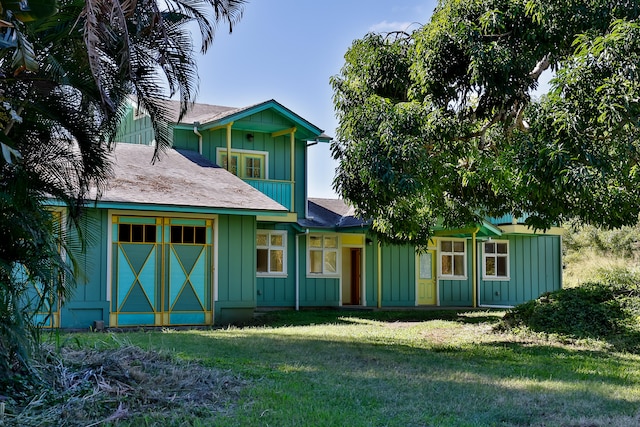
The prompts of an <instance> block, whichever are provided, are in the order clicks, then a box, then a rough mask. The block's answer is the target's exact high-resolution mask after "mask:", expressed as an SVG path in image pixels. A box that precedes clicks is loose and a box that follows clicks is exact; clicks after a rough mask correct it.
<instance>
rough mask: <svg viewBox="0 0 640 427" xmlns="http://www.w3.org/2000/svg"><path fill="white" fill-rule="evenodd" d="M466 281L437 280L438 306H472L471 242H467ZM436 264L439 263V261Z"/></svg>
mask: <svg viewBox="0 0 640 427" xmlns="http://www.w3.org/2000/svg"><path fill="white" fill-rule="evenodd" d="M466 243H467V279H466V280H444V279H438V287H439V299H440V305H441V306H443V307H469V306H473V276H472V273H473V252H472V249H473V248H472V243H471V240H467V242H466ZM436 262H438V263H440V260H437V261H436Z"/></svg>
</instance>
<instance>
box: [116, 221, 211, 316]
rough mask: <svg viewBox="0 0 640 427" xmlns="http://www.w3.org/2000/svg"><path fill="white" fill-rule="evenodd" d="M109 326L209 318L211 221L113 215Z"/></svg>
mask: <svg viewBox="0 0 640 427" xmlns="http://www.w3.org/2000/svg"><path fill="white" fill-rule="evenodd" d="M112 232H113V258H112V260H113V270H112V271H113V281H112V296H111V319H110V325H111V326H144V325H149V326H168V325H196V324H197V325H204V324H211V323H212V321H213V309H212V297H211V295H212V291H213V280H212V276H211V265H212V261H211V260H212V256H211V254H212V252H211V250H212V221H211V220H205V219H197V220H196V219H194V220H191V219H175V218H148V217H116V216H114V217H113V230H112Z"/></svg>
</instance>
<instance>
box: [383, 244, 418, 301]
mask: <svg viewBox="0 0 640 427" xmlns="http://www.w3.org/2000/svg"><path fill="white" fill-rule="evenodd" d="M415 259H416V257H415V250H414V248H413V246H408V245H403V246H397V245H389V246H383V247H382V272H381V275H382V306H414V305H415V301H416V292H415V291H416V279H415V277H416V276H415V274H416V273H415V271H416V261H415Z"/></svg>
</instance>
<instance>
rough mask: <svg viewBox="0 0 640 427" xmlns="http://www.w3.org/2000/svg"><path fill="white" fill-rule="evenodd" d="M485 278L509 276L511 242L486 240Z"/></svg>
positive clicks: (506, 277) (498, 278)
mask: <svg viewBox="0 0 640 427" xmlns="http://www.w3.org/2000/svg"><path fill="white" fill-rule="evenodd" d="M482 252H483V261H484V262H483V263H482V264H483V267H484V277H483V278H484V279H485V280H487V279H489V280H491V279H494V280H500V279H508V278H509V242H503V241H488V242H484V251H482Z"/></svg>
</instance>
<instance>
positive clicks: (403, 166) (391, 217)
mask: <svg viewBox="0 0 640 427" xmlns="http://www.w3.org/2000/svg"><path fill="white" fill-rule="evenodd" d="M639 14H640V4H639V3H638V2H628V1H622V0H620V1H613V0H591V1H582V0H570V1H564V0H563V1H556V0H551V1H546V2H538V1H532V0H498V1H495V0H471V1H458V0H441V1H440V3H439V5H438V7H437V8H436V10H435V11H434V13H433V15H432V17H431V20H430V22H428V23H427V24H426V25H424V26H422V27H421V28H419V29H417V30H415V31H414V32H412V33H410V34H408V33H402V32H399V33H391V34H385V35H383V34H368V35H367V36H365V37H364V38H363V39H361V40H356V41H355V42H354V43H353V45H352V46H351V48H350V49H349V50H348V52H347V53H346V55H345V65H344V66H343V68H342V70H341V72H340V74H339V75H337V76H334V77H333V78H332V80H331V83H332V86H333V89H334V105H335V109H336V112H337V116H338V119H339V127H338V130H337V138H336V142H334V143H333V145H332V153H333V156H334V158H335V159H337V160H338V161H339V167H338V169H337V175H336V178H335V181H334V187H335V188H336V190H337V191H338V192H339V193H340V194H341V195H342V196H343V197H344V198H345V199H347V200H349V201H350V202H351V203H352V204H353V205H354V206H355V208H356V210H357V212H358V214H359V215H361V216H362V217H367V218H372V219H373V227H374V230H376V231H377V232H378V233H379V234H380V235H381V237H383V238H385V239H387V240H389V241H394V242H408V241H410V242H414V243H418V244H424V243H426V242H427V239H428V237H429V236H431V235H432V233H433V230H434V228H435V227H438V226H444V227H461V226H467V225H471V224H474V223H478V222H479V221H480V220H481V219H482V218H485V217H487V216H501V215H503V214H506V213H512V214H515V215H520V214H522V213H525V212H526V213H528V214H529V217H528V219H527V223H528V224H530V225H531V226H533V227H535V228H542V229H544V228H548V227H549V226H551V225H553V224H554V223H559V222H562V221H564V220H566V219H567V218H579V219H580V220H581V221H584V222H587V223H593V224H599V225H605V226H612V227H614V226H621V225H625V224H635V223H636V222H637V219H638V212H640V192H638V191H637V188H638V184H639V183H640V176H639V175H638V160H639V159H640V157H639V154H640V152H639V148H640V147H639V141H638V132H639V129H640V128H639V124H640V123H639V118H640V104H639V99H640V74H639V73H638V68H637V67H638V65H637V64H638V63H640V62H639V59H640V38H639V37H640V26H639V24H638V22H637V17H638V15H639ZM546 70H549V72H551V71H554V72H555V78H554V79H552V81H551V83H550V89H549V91H548V93H546V94H543V95H542V96H540V97H539V98H535V97H534V96H533V95H532V94H533V92H534V91H535V89H537V88H538V84H539V79H540V76H541V74H542V73H543V72H544V71H546Z"/></svg>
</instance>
